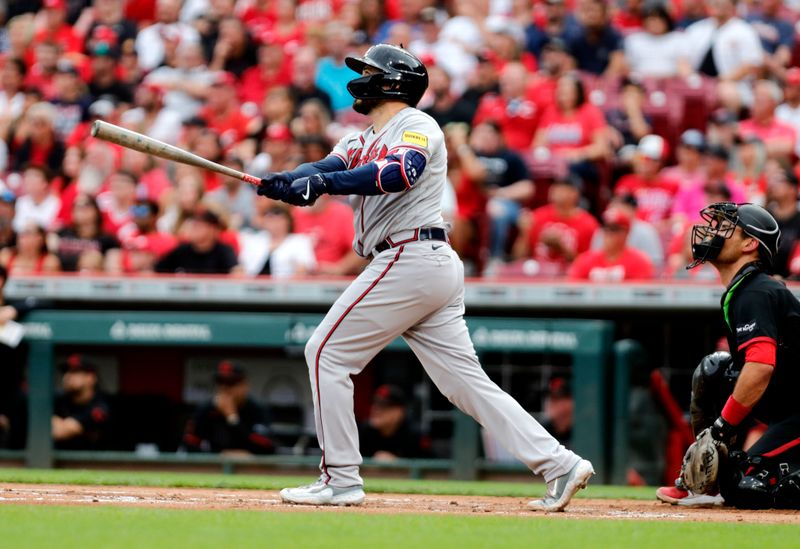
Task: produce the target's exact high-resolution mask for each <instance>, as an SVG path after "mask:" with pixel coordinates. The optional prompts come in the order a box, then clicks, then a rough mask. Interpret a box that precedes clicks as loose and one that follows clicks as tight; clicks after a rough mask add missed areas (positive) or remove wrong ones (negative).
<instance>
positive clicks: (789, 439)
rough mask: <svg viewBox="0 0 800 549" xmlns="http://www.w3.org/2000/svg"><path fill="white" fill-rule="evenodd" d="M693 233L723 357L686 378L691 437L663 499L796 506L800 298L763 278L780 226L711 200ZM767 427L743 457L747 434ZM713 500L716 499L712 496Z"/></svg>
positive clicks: (751, 208)
mask: <svg viewBox="0 0 800 549" xmlns="http://www.w3.org/2000/svg"><path fill="white" fill-rule="evenodd" d="M701 215H702V217H703V219H704V220H705V221H706V222H707V224H705V225H695V226H694V227H693V229H692V255H693V257H694V261H693V262H692V263H691V264H690V265H689V268H691V267H694V266H696V265H699V264H700V263H703V262H706V261H708V262H709V263H711V264H712V265H713V266H714V267H715V268H716V269H717V270H718V271H719V274H720V278H721V280H722V282H723V284H725V286H726V289H725V292H724V293H723V295H722V313H723V317H724V321H725V329H726V335H727V339H728V344H729V347H730V350H731V352H730V354H728V353H724V352H717V353H714V354H712V355H708V356H707V357H705V358H704V359H703V360H702V361H701V363H700V365H699V366H698V367H697V370H696V371H695V374H694V377H693V380H692V403H691V417H692V428H693V429H694V432H695V433H699V434H698V436H697V441H696V442H695V443H694V444H692V446H691V447H690V448H689V450H688V451H687V453H686V457H685V458H684V464H683V467H682V469H681V475H680V478H679V479H678V480H677V481H676V486H675V487H669V488H660V489H659V490H658V492H657V496H658V498H659V499H661V500H662V501H666V502H668V503H673V504H679V505H693V504H720V503H722V502H723V500H724V503H725V504H727V505H734V506H736V507H741V508H753V509H760V508H770V507H782V508H800V401H798V400H797V399H796V397H795V396H794V395H795V392H796V388H797V387H798V381H800V363H798V359H800V302H798V300H797V298H795V297H794V295H793V294H792V293H791V292H790V291H789V290H788V289H787V288H786V286H784V284H783V283H781V282H779V281H778V280H775V279H774V278H772V277H771V276H769V274H768V271H769V269H770V267H771V264H772V258H773V257H774V255H775V253H776V252H777V249H778V241H779V239H780V230H779V228H778V224H777V222H776V221H775V219H774V218H773V217H772V216H771V215H770V214H769V212H767V211H766V210H765V209H764V208H762V207H760V206H756V205H753V204H739V205H737V204H732V203H717V204H712V205H710V206H708V207H707V208H705V209H703V210H702V212H701ZM756 422H760V423H763V424H765V425H766V426H767V427H766V431H765V432H764V434H763V435H762V436H761V438H760V439H758V441H757V442H755V443H754V444H753V445H752V446H751V447H750V448H748V449H747V451H746V452H744V451H741V450H738V448H741V447H742V444H743V439H744V438H745V436H746V434H747V431H748V430H749V429H750V428H752V427H753V426H754V425H756ZM720 496H721V497H720Z"/></svg>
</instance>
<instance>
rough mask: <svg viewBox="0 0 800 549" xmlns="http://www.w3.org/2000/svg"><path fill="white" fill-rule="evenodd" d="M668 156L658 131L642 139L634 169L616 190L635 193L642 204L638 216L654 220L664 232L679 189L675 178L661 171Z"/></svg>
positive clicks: (618, 184) (620, 192) (638, 209)
mask: <svg viewBox="0 0 800 549" xmlns="http://www.w3.org/2000/svg"><path fill="white" fill-rule="evenodd" d="M665 157H666V142H665V141H664V139H663V138H662V137H660V136H658V135H647V136H645V137H643V138H642V139H641V141H639V146H638V147H637V154H636V158H635V160H634V172H633V173H632V174H630V175H626V176H624V177H622V178H620V180H619V181H618V182H617V185H616V187H615V188H614V194H631V195H633V196H634V197H635V198H636V202H637V204H638V208H637V217H639V218H640V219H644V220H645V221H648V222H650V223H652V224H653V225H654V226H655V227H656V228H658V229H659V230H660V231H661V232H662V233H666V232H667V231H668V229H669V227H668V224H667V222H668V220H669V217H670V211H671V210H672V202H673V200H674V198H675V194H676V193H677V192H678V184H677V183H676V182H675V181H670V180H668V179H664V178H662V177H661V175H660V174H659V171H660V170H661V165H662V162H663V161H664V158H665Z"/></svg>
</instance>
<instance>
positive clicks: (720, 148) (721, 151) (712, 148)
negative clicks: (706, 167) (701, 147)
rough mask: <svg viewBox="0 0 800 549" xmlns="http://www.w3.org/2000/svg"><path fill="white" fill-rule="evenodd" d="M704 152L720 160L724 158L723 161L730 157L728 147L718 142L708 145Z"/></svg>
mask: <svg viewBox="0 0 800 549" xmlns="http://www.w3.org/2000/svg"><path fill="white" fill-rule="evenodd" d="M706 154H707V155H709V156H712V157H714V158H719V159H720V160H725V161H727V160H728V159H730V156H731V155H730V152H729V151H728V149H727V148H726V147H725V146H724V145H720V144H718V143H714V144H713V145H709V146H708V147H707V148H706Z"/></svg>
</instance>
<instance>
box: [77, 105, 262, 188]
mask: <svg viewBox="0 0 800 549" xmlns="http://www.w3.org/2000/svg"><path fill="white" fill-rule="evenodd" d="M92 136H94V137H97V138H98V139H103V140H105V141H110V142H111V143H116V144H117V145H122V146H123V147H125V148H128V149H133V150H135V151H139V152H143V153H145V154H152V155H154V156H158V157H161V158H165V159H167V160H172V161H175V162H180V163H182V164H189V165H191V166H197V167H198V168H204V169H206V170H211V171H214V172H217V173H221V174H223V175H227V176H228V177H235V178H236V179H241V180H242V181H246V182H247V183H250V184H251V185H259V184H260V183H261V178H259V177H256V176H254V175H250V174H247V173H244V172H240V171H238V170H234V169H233V168H229V167H228V166H223V165H222V164H217V163H216V162H212V161H211V160H208V159H207V158H203V157H201V156H197V155H196V154H193V153H190V152H189V151H185V150H183V149H181V148H178V147H175V146H173V145H170V144H168V143H164V142H163V141H159V140H158V139H153V138H152V137H147V136H146V135H142V134H140V133H136V132H134V131H131V130H127V129H125V128H120V127H119V126H115V125H114V124H109V123H108V122H103V121H102V120H96V121H95V122H94V124H92Z"/></svg>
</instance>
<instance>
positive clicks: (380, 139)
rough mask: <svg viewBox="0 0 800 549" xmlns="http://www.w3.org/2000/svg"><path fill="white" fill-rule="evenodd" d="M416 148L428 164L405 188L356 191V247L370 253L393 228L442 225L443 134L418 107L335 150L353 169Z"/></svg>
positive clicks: (341, 143)
mask: <svg viewBox="0 0 800 549" xmlns="http://www.w3.org/2000/svg"><path fill="white" fill-rule="evenodd" d="M406 150H414V151H417V152H419V153H421V154H422V155H423V156H424V157H425V161H426V162H425V167H424V169H423V170H422V173H420V174H419V178H418V179H417V181H416V183H415V184H414V185H413V186H410V188H409V189H408V190H406V191H404V192H394V193H390V194H384V195H377V196H354V197H352V199H351V200H352V202H353V205H354V209H355V214H356V215H355V220H354V222H355V229H356V234H355V239H354V243H353V248H354V249H355V251H356V253H358V254H359V255H361V256H365V257H366V256H368V255H370V253H372V250H373V249H374V248H375V246H377V245H378V244H379V243H380V242H382V241H383V240H385V239H386V237H388V236H390V235H391V234H393V233H396V232H399V231H403V230H406V229H416V228H418V227H442V228H443V227H444V220H443V218H442V213H441V205H440V204H441V197H442V193H443V192H444V184H445V181H446V170H447V151H446V149H445V147H444V135H443V134H442V130H441V129H440V128H439V126H438V124H436V122H435V121H434V120H433V119H432V118H431V117H430V116H428V115H427V114H425V113H423V112H421V111H418V110H417V109H414V108H411V107H409V108H406V109H403V110H402V111H400V112H399V113H397V114H396V115H395V116H394V117H393V118H392V119H391V120H390V121H389V122H388V123H387V124H386V126H385V127H384V128H383V130H382V131H381V132H380V133H375V132H374V131H373V128H372V127H369V128H367V129H366V130H365V131H363V132H359V133H352V134H349V135H347V136H345V137H344V138H342V139H341V140H340V141H339V143H337V144H336V146H335V147H334V149H333V152H332V153H331V154H335V155H338V156H340V157H342V158H344V159H345V162H346V164H347V166H348V168H349V169H352V168H356V167H358V166H363V165H365V164H368V163H369V162H376V161H380V160H383V159H385V158H386V157H387V156H390V155H394V154H398V155H400V154H402V153H403V152H404V151H406Z"/></svg>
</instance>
